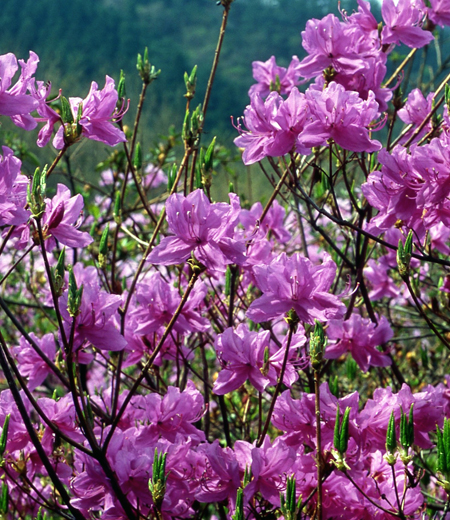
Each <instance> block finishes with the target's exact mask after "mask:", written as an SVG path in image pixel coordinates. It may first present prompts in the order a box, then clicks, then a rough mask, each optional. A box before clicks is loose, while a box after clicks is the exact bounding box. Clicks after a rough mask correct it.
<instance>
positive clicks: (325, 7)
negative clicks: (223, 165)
mask: <svg viewBox="0 0 450 520" xmlns="http://www.w3.org/2000/svg"><path fill="white" fill-rule="evenodd" d="M353 3H354V2H353ZM352 5H353V4H352V2H351V0H347V1H343V2H341V7H342V8H351V6H352ZM222 10H223V9H222V7H221V6H217V5H216V2H215V1H214V0H145V1H144V0H2V8H1V10H0V24H1V25H0V54H4V53H6V52H14V53H15V54H16V55H17V56H18V57H21V58H27V56H28V51H29V50H30V49H32V50H34V51H35V52H36V53H37V54H38V55H39V56H40V59H41V63H40V66H39V69H38V74H37V75H36V77H37V78H39V79H45V80H51V81H52V83H53V84H54V86H55V87H56V88H59V87H61V88H62V89H63V92H64V94H65V95H66V96H80V97H84V96H85V95H86V93H87V91H88V89H89V85H90V82H91V81H92V80H95V81H97V82H98V83H99V85H100V87H102V86H103V84H104V76H105V74H109V75H111V76H113V77H114V78H115V79H116V80H117V78H118V75H119V71H120V69H123V70H124V71H125V73H126V77H127V84H128V95H129V96H132V97H134V96H135V95H136V94H137V92H138V89H139V82H138V77H137V74H136V68H135V63H136V55H137V53H138V52H140V53H142V52H143V50H144V48H145V46H148V48H149V56H150V61H151V62H152V63H153V64H154V65H155V66H156V67H157V68H159V69H161V70H162V72H161V75H160V78H159V79H158V81H157V82H156V83H155V84H154V85H152V87H151V91H150V95H149V98H150V99H149V106H147V111H146V114H145V120H146V121H148V124H149V125H151V126H152V131H151V132H150V133H151V134H152V135H156V134H157V133H160V132H164V131H165V130H166V128H167V125H168V124H169V123H170V122H173V120H174V118H175V121H176V122H177V123H179V124H181V121H182V118H183V111H184V104H185V100H184V99H183V97H182V95H183V89H184V86H183V73H184V71H190V70H191V69H192V67H193V66H194V65H195V64H198V66H199V83H198V84H199V92H198V97H197V102H198V103H199V102H200V101H201V96H202V93H203V92H202V90H203V89H204V85H205V84H206V79H207V76H208V73H209V69H210V66H211V62H212V58H213V53H214V48H215V45H216V40H217V35H218V30H219V26H220V21H221V17H222ZM330 10H332V11H333V12H335V13H336V14H337V0H330V1H328V0H319V1H311V2H307V1H305V0H236V2H235V3H233V5H232V9H231V13H230V18H229V25H228V28H227V34H226V38H225V44H224V48H223V54H222V57H221V62H220V68H219V72H218V76H217V84H216V88H215V91H214V96H213V99H212V103H211V105H210V106H211V110H210V114H209V118H208V120H209V124H208V127H209V128H210V129H212V130H213V131H222V132H223V131H225V132H226V131H228V132H229V133H230V134H231V133H232V129H231V126H230V121H229V117H230V115H234V116H239V115H241V114H242V111H243V109H244V108H245V105H246V104H247V102H248V98H247V91H248V88H249V86H250V84H251V83H252V75H251V62H252V61H253V60H267V59H268V58H269V57H270V56H271V55H272V54H274V55H276V56H277V60H278V62H279V63H280V64H282V65H283V64H287V63H288V62H289V61H290V58H291V56H292V55H293V54H298V55H299V57H301V56H303V54H302V53H303V50H302V48H301V37H300V32H301V31H302V30H303V29H304V27H305V23H306V20H307V19H309V18H311V17H315V18H319V17H322V16H324V15H325V14H326V13H327V12H329V11H330ZM55 93H56V92H55ZM150 114H151V116H150Z"/></svg>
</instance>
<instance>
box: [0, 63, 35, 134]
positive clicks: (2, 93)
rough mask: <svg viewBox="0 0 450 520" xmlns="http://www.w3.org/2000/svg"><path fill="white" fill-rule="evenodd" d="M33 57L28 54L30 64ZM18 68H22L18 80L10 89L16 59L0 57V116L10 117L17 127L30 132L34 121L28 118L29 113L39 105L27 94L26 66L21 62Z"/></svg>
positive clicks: (28, 78)
mask: <svg viewBox="0 0 450 520" xmlns="http://www.w3.org/2000/svg"><path fill="white" fill-rule="evenodd" d="M35 57H36V58H37V56H36V55H35V54H34V53H30V61H31V62H33V61H35ZM30 65H31V64H30ZM20 66H21V68H22V72H21V75H20V78H19V80H18V81H17V83H16V84H15V85H14V86H12V87H11V83H12V79H13V77H14V76H15V74H16V72H17V69H18V68H19V67H18V65H17V59H16V57H15V56H14V54H12V53H8V54H3V55H1V56H0V114H1V115H4V116H9V117H11V119H12V120H13V122H14V123H15V124H16V125H17V126H19V127H21V128H24V129H25V130H32V129H33V128H35V127H36V121H34V119H33V118H32V117H31V116H30V113H31V112H33V110H36V108H37V106H38V104H39V103H38V101H36V100H35V99H33V97H32V96H31V95H29V94H27V91H28V84H29V81H30V80H31V74H30V70H29V68H28V67H27V64H26V63H25V62H23V61H21V62H20ZM33 72H34V71H33ZM33 81H34V80H33Z"/></svg>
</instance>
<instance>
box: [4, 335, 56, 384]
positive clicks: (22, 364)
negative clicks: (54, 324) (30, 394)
mask: <svg viewBox="0 0 450 520" xmlns="http://www.w3.org/2000/svg"><path fill="white" fill-rule="evenodd" d="M30 338H31V339H32V340H33V341H34V342H35V343H36V344H37V345H38V346H39V348H40V349H41V351H42V352H43V353H44V354H45V356H47V358H48V359H49V360H50V361H52V362H54V361H55V355H56V346H55V338H54V336H53V334H51V333H49V334H45V335H44V336H43V337H42V339H38V338H37V337H36V335H35V334H34V333H33V332H30ZM14 353H15V355H16V357H17V364H18V367H19V371H20V374H21V375H22V376H24V377H28V389H29V390H30V391H33V390H34V389H35V388H37V387H38V386H39V385H41V384H42V383H43V381H44V380H45V379H46V377H47V376H48V375H49V374H51V373H52V368H51V367H49V365H48V364H47V363H46V362H45V361H44V359H42V357H41V356H40V355H39V354H38V353H37V352H36V351H35V350H34V348H33V347H32V346H31V345H30V344H29V343H28V341H27V340H26V339H25V338H24V337H23V336H22V337H21V338H20V345H19V346H17V347H14Z"/></svg>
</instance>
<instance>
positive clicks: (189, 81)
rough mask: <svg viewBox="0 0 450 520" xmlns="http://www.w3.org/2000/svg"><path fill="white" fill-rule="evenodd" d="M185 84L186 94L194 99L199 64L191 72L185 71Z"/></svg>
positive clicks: (186, 96) (188, 97)
mask: <svg viewBox="0 0 450 520" xmlns="http://www.w3.org/2000/svg"><path fill="white" fill-rule="evenodd" d="M184 84H185V86H186V94H185V95H184V97H185V98H187V99H189V100H190V99H192V98H193V97H194V96H195V87H196V85H197V65H195V66H194V68H193V69H192V72H191V74H190V75H189V74H188V73H187V72H185V73H184Z"/></svg>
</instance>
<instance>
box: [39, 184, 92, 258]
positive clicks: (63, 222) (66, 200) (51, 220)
mask: <svg viewBox="0 0 450 520" xmlns="http://www.w3.org/2000/svg"><path fill="white" fill-rule="evenodd" d="M83 206H84V201H83V197H82V196H81V195H80V194H78V195H75V197H71V196H70V190H69V188H67V186H64V184H58V187H57V190H56V195H55V196H54V197H53V198H52V199H46V207H45V212H44V214H43V216H42V228H43V233H44V238H45V239H46V240H45V248H46V249H47V251H51V250H52V249H53V248H54V247H55V246H56V241H55V239H56V240H58V241H59V242H60V243H61V244H63V245H65V246H69V247H86V246H88V245H89V244H90V243H92V241H93V238H92V237H91V236H90V235H89V233H86V232H84V231H79V230H78V229H77V227H78V226H79V225H80V222H79V221H80V216H81V215H82V213H83Z"/></svg>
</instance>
